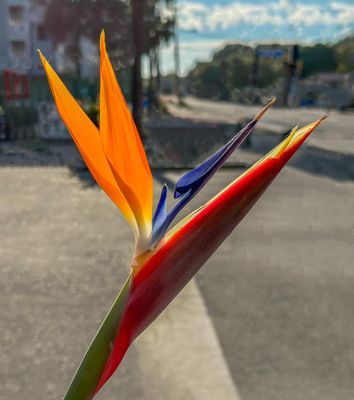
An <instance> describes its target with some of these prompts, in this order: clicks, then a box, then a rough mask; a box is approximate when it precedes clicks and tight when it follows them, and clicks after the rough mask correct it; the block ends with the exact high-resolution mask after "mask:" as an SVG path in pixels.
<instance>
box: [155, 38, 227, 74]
mask: <svg viewBox="0 0 354 400" xmlns="http://www.w3.org/2000/svg"><path fill="white" fill-rule="evenodd" d="M225 44H226V41H225V40H219V39H210V40H194V41H181V43H180V58H181V73H182V75H185V74H187V72H188V71H189V70H190V69H191V68H192V67H193V65H194V64H195V63H196V61H197V60H198V61H208V60H210V59H211V57H212V55H213V52H214V51H215V50H217V49H219V48H221V47H222V46H223V45H225ZM161 71H162V73H163V74H167V73H170V72H173V71H174V58H173V44H170V45H168V46H165V47H163V48H162V49H161Z"/></svg>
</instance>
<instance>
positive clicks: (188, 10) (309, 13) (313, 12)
mask: <svg viewBox="0 0 354 400" xmlns="http://www.w3.org/2000/svg"><path fill="white" fill-rule="evenodd" d="M240 23H244V24H247V25H252V26H262V25H272V26H281V25H284V26H286V25H289V24H290V25H292V26H299V25H301V26H303V27H310V26H317V25H318V26H323V25H324V26H328V25H335V26H341V27H343V26H348V25H351V24H354V5H350V4H348V3H343V2H340V1H333V2H330V3H321V4H309V3H305V2H291V1H290V0H279V1H272V2H269V3H264V4H255V3H253V2H252V1H250V0H249V1H248V2H246V1H242V2H241V1H234V2H232V3H230V4H226V5H219V4H216V5H213V6H209V7H207V6H206V5H205V4H203V3H199V2H188V3H182V4H181V6H180V11H179V25H180V28H182V29H184V30H199V31H215V30H218V29H221V30H226V29H228V28H231V27H233V26H237V24H240Z"/></svg>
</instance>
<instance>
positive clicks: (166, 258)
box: [40, 33, 325, 400]
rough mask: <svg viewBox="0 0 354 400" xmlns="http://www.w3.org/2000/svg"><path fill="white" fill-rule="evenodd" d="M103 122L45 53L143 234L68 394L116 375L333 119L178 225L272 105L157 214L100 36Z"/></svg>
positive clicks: (65, 105)
mask: <svg viewBox="0 0 354 400" xmlns="http://www.w3.org/2000/svg"><path fill="white" fill-rule="evenodd" d="M100 52H101V56H100V80H101V85H100V128H99V130H98V129H97V128H96V126H95V125H94V124H93V123H92V122H91V120H90V119H89V118H88V116H87V115H86V114H85V113H84V111H83V110H82V109H81V107H80V106H79V104H78V103H77V102H76V100H75V99H74V98H73V97H72V96H71V94H70V93H69V91H68V90H67V88H66V87H65V85H64V84H63V82H62V81H61V80H60V78H59V77H58V75H57V74H56V73H55V71H54V70H53V69H52V67H51V66H50V65H49V63H48V62H47V60H46V59H45V58H44V56H43V55H42V54H41V53H40V56H41V60H42V62H43V65H44V69H45V71H46V74H47V77H48V81H49V85H50V88H51V91H52V93H53V97H54V100H55V102H56V105H57V108H58V111H59V113H60V115H61V117H62V119H63V121H64V123H65V125H66V126H67V128H68V130H69V132H70V134H71V136H72V138H73V140H74V142H75V144H76V146H77V148H78V150H79V152H80V154H81V156H82V158H83V159H84V161H85V162H86V164H87V166H88V168H89V170H90V172H91V174H92V176H93V177H94V178H95V180H96V181H97V183H98V184H99V185H100V186H101V188H102V189H103V190H104V191H105V192H106V194H107V195H108V196H109V197H110V198H111V200H112V201H113V202H114V203H115V204H116V205H117V207H118V208H119V209H120V211H121V212H122V214H123V215H124V217H125V218H126V220H127V221H128V222H129V224H130V225H131V228H132V230H133V232H134V236H135V254H134V258H133V262H132V269H131V274H130V275H129V277H128V279H127V281H126V283H125V284H124V286H123V288H122V289H121V291H120V292H119V294H118V296H117V299H116V300H115V302H114V304H113V305H112V307H111V309H110V311H109V312H108V314H107V316H106V318H105V320H104V322H103V323H102V325H101V327H100V328H99V330H98V332H97V334H96V336H95V338H94V339H93V341H92V343H91V345H90V346H89V348H88V350H87V353H86V355H85V356H84V358H83V360H82V362H81V364H80V366H79V368H78V370H77V372H76V374H75V376H74V378H73V380H72V382H71V384H70V386H69V389H68V390H67V393H66V395H65V398H64V400H88V399H92V398H93V397H94V396H95V394H96V393H97V392H98V391H99V390H100V389H101V388H102V386H103V385H104V384H105V383H106V382H107V380H108V379H109V378H110V377H111V375H112V374H113V373H114V371H115V370H116V369H117V367H118V366H119V364H120V362H121V361H122V359H123V357H124V355H125V353H126V351H127V349H128V348H129V346H130V344H131V343H132V342H133V341H134V339H135V338H136V337H137V336H138V335H139V334H140V333H142V332H143V331H144V330H145V329H146V328H147V326H148V325H149V324H150V323H151V322H152V321H153V320H154V319H155V318H156V317H157V316H158V315H159V314H160V313H161V312H162V311H163V310H164V309H165V308H166V307H167V305H168V304H169V303H170V302H171V301H172V300H173V299H174V298H175V297H176V296H177V294H178V293H179V292H180V291H181V290H182V288H183V287H184V286H185V285H186V284H187V283H188V282H189V280H190V279H191V278H192V277H193V276H194V275H195V274H196V272H197V271H198V270H199V269H200V268H201V266H202V265H203V264H204V263H205V262H206V261H207V260H208V258H209V257H210V256H211V255H212V254H213V253H214V251H215V250H216V249H217V248H218V247H219V246H220V244H221V243H222V242H223V241H224V240H225V238H226V237H227V236H228V235H229V234H230V233H231V232H232V231H233V229H234V228H235V227H236V225H237V224H238V223H239V222H240V221H241V219H242V218H243V217H244V216H245V215H246V214H247V212H248V211H249V210H250V209H251V208H252V206H253V205H254V204H255V202H256V201H257V200H258V199H259V197H260V196H261V195H262V194H263V192H264V191H265V190H266V188H267V187H268V186H269V184H270V183H271V182H272V181H273V179H274V178H275V177H276V176H277V175H278V173H279V172H280V171H281V169H282V168H283V167H284V165H285V164H286V163H287V161H288V160H289V159H290V158H291V157H292V155H293V154H294V153H295V152H296V151H297V150H298V149H299V147H300V146H301V145H302V143H303V142H304V141H305V140H306V138H307V137H308V136H309V135H310V134H311V133H312V131H313V130H314V129H315V128H316V127H317V126H318V125H319V124H320V123H321V121H322V120H323V119H324V118H325V117H322V118H321V119H319V120H317V121H315V122H313V123H311V124H309V125H307V126H305V127H303V128H301V129H297V127H296V128H294V129H293V130H292V131H291V133H290V134H289V135H288V137H287V138H286V139H284V140H283V141H282V142H281V143H280V144H279V145H278V146H276V147H275V148H274V149H273V150H272V151H270V152H269V153H268V154H267V155H266V156H265V157H263V158H262V159H261V160H259V161H258V162H257V163H256V164H254V165H253V166H252V167H251V168H250V169H248V170H247V171H246V172H245V173H244V174H243V175H241V176H240V177H238V178H237V179H236V180H235V181H234V182H232V183H231V184H230V185H229V186H228V187H226V188H225V189H224V190H222V191H221V192H220V193H219V194H218V195H216V196H215V197H214V198H212V199H211V200H209V201H208V202H207V203H206V204H205V205H203V206H202V207H200V208H199V209H198V210H196V211H194V212H193V213H191V214H190V215H188V216H187V217H186V218H185V219H183V220H182V221H181V222H180V223H179V224H177V225H176V226H174V227H173V228H171V229H169V228H170V225H171V223H172V222H173V220H174V218H175V217H176V215H177V214H178V213H179V211H180V210H181V209H182V208H183V207H184V206H185V205H186V204H187V203H188V202H189V201H190V200H191V199H192V198H193V197H194V196H195V195H196V194H197V193H198V192H199V190H200V189H201V188H202V187H203V186H204V185H205V184H206V183H207V181H208V180H209V179H210V178H211V177H212V175H213V174H214V173H215V172H216V171H217V170H218V168H220V166H221V165H222V164H223V163H224V162H225V160H226V159H227V158H228V157H229V156H230V154H231V153H232V152H233V151H234V150H235V149H236V148H237V147H239V146H240V144H241V143H242V142H243V141H244V140H245V139H246V138H247V137H248V135H249V134H250V133H251V132H252V131H253V129H254V127H255V126H256V124H257V122H258V121H259V120H260V119H261V118H262V117H263V115H264V114H265V112H266V111H267V110H268V108H269V107H270V106H271V105H272V104H273V102H274V100H272V101H270V102H269V103H268V104H267V105H266V106H265V107H264V108H263V110H261V112H260V113H259V114H258V115H257V116H256V117H255V118H254V119H253V120H252V121H251V122H250V123H248V124H247V125H246V126H245V127H244V128H243V129H242V130H241V131H240V132H238V133H237V134H236V135H235V136H234V137H233V138H232V139H231V140H230V141H229V142H228V143H227V144H225V145H224V146H223V147H222V148H221V149H219V150H218V151H217V152H216V153H215V154H214V155H212V156H211V157H209V158H208V159H207V160H206V161H205V162H204V163H202V164H201V165H199V166H198V167H197V168H195V169H194V170H192V171H190V172H188V173H186V174H185V175H184V176H182V178H180V179H179V181H178V182H177V184H176V187H175V191H174V198H175V199H177V200H178V201H177V202H176V203H175V205H174V207H173V208H172V209H171V210H169V211H167V196H168V190H167V187H166V186H163V188H162V192H161V196H160V200H159V202H158V204H157V206H156V209H155V212H154V213H153V179H152V174H151V171H150V167H149V164H148V161H147V158H146V155H145V151H144V148H143V145H142V143H141V140H140V137H139V133H138V132H137V129H136V127H135V124H134V121H133V119H132V116H131V114H130V111H129V109H128V106H127V104H126V102H125V99H124V97H123V94H122V92H121V90H120V87H119V84H118V82H117V80H116V76H115V73H114V70H113V68H112V65H111V63H110V60H109V58H108V55H107V52H106V46H105V36H104V33H102V35H101V39H100Z"/></svg>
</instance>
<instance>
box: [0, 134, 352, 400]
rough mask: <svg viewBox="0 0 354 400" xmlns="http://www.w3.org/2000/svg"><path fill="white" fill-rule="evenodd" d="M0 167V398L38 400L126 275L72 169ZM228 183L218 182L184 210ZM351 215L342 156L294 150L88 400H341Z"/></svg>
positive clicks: (120, 244) (100, 211) (347, 383)
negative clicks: (193, 279)
mask: <svg viewBox="0 0 354 400" xmlns="http://www.w3.org/2000/svg"><path fill="white" fill-rule="evenodd" d="M271 141H272V139H271V138H270V139H269V140H268V139H267V138H262V139H260V140H258V141H255V142H254V143H253V144H252V147H251V148H250V149H243V150H241V151H240V152H239V155H238V157H239V159H240V160H242V163H241V164H244V165H249V164H251V163H252V162H253V161H254V160H255V159H257V158H258V157H259V156H260V155H261V154H263V153H264V152H266V149H267V146H270V145H272V143H271ZM64 147H65V146H64ZM26 151H27V150H26ZM14 153H15V152H14ZM14 153H11V151H9V149H7V154H3V155H2V156H1V157H0V158H1V159H2V160H3V161H2V162H1V163H0V164H1V165H2V166H1V167H0V182H1V185H2V191H1V194H0V205H1V206H0V223H1V231H2V238H1V240H2V244H1V259H0V275H1V280H0V296H1V297H0V298H1V303H2V304H3V307H2V308H1V310H0V321H1V325H0V347H1V349H2V351H1V354H0V357H1V363H0V381H1V383H2V385H1V393H0V399H1V400H2V399H4V400H10V399H11V400H12V399H19V400H22V399H26V400H27V399H28V400H37V399H41V398H45V399H46V400H51V399H53V400H54V399H58V398H61V396H62V394H63V393H64V391H65V388H66V386H67V384H68V382H69V380H70V377H71V376H72V373H73V371H74V369H75V368H76V366H77V364H78V362H79V360H80V358H81V356H82V354H83V352H84V350H85V348H86V347H87V344H88V343H89V341H90V339H91V337H92V336H93V334H94V332H95V330H96V329H97V327H98V325H99V323H100V321H101V320H102V318H103V316H104V315H105V313H106V311H107V309H108V307H109V305H110V304H111V303H112V302H113V299H114V296H115V295H116V293H117V289H118V288H119V286H120V285H121V284H122V283H123V281H124V279H125V277H126V274H127V273H128V268H129V264H130V257H131V252H132V235H131V233H130V230H129V227H128V225H127V224H126V223H125V222H124V220H123V218H122V217H121V216H120V214H119V212H118V211H117V210H116V209H115V207H114V206H113V204H111V202H110V201H108V200H107V198H106V197H105V196H104V195H103V194H102V192H101V191H100V190H99V189H98V188H97V187H96V186H94V185H92V181H91V179H90V178H89V176H88V175H87V173H86V172H85V171H82V170H80V169H78V164H75V166H74V167H72V168H70V166H69V168H68V167H67V166H64V165H59V164H60V163H61V159H60V157H58V160H57V162H56V163H54V164H55V165H52V166H46V165H44V166H43V165H41V166H38V165H37V164H40V159H41V157H42V155H38V160H37V161H38V163H37V164H36V163H33V162H32V161H33V159H35V158H34V157H32V156H31V154H29V156H28V160H29V161H31V160H32V161H31V162H32V164H31V163H30V162H29V163H26V162H23V160H25V159H26V154H27V153H26V152H25V153H23V154H21V157H20V159H19V160H18V161H20V160H22V162H21V166H20V167H19V166H16V154H14ZM45 157H47V158H50V156H49V155H48V154H47V155H45ZM331 157H332V156H331ZM47 158H45V160H44V161H45V162H44V164H45V163H46V162H47V161H48V159H47ZM0 161H1V160H0ZM56 164H58V165H56ZM241 164H240V165H241ZM241 172H243V169H242V168H227V169H224V170H222V171H220V172H219V173H218V174H217V175H216V176H215V177H214V178H213V179H212V180H211V181H210V182H209V183H208V185H207V186H206V187H205V188H204V189H203V191H202V192H201V193H200V194H199V196H198V197H197V198H196V199H195V200H194V201H193V203H192V204H191V205H190V206H189V208H188V210H189V211H190V210H192V209H193V208H195V207H197V206H198V205H199V204H201V203H203V202H204V201H206V200H208V199H209V198H210V197H211V196H212V195H213V194H215V193H217V192H218V191H219V190H220V189H222V188H223V187H225V186H226V185H227V184H228V183H230V182H231V181H232V180H233V179H234V178H235V177H236V176H237V175H238V174H240V173H241ZM181 173H182V172H180V171H170V172H167V171H161V172H160V176H159V179H160V180H163V179H166V180H168V181H169V182H174V181H176V179H178V177H179V176H180V174H181ZM161 175H162V176H161ZM158 187H159V186H157V188H158ZM353 207H354V185H353V176H352V175H351V172H350V168H349V167H348V165H347V162H346V158H345V157H343V158H341V157H339V156H338V157H337V158H335V163H334V161H333V159H332V158H324V153H321V152H317V153H314V152H313V150H311V149H306V148H305V149H303V150H301V151H300V153H299V154H298V155H297V156H296V158H295V159H294V160H293V161H292V163H291V165H290V166H289V167H287V168H286V169H285V170H284V171H283V172H282V173H281V175H280V176H279V177H278V178H277V180H276V181H275V182H274V183H273V185H272V186H271V188H270V189H269V190H268V192H267V193H266V194H265V195H264V197H262V199H261V200H260V201H259V202H258V203H257V204H256V206H255V207H254V208H253V210H252V211H251V212H250V213H249V215H247V216H246V218H245V219H244V220H243V222H242V223H241V224H240V225H239V227H238V228H237V229H236V230H235V232H234V233H233V234H232V235H231V236H230V237H229V238H228V239H227V240H226V241H225V243H224V244H223V245H222V246H221V248H220V249H219V250H218V251H217V252H216V254H215V255H214V256H213V257H212V258H211V259H210V260H209V261H208V262H207V264H206V265H205V267H204V268H203V269H202V270H201V271H200V273H199V274H198V275H197V279H196V283H197V286H196V285H195V282H194V283H193V282H192V285H191V286H190V287H188V288H187V289H186V290H185V291H184V292H182V293H181V296H180V297H179V298H178V300H176V302H175V303H173V304H172V305H171V307H169V308H168V310H167V311H166V312H165V313H164V314H163V315H162V316H161V318H159V319H158V320H157V321H156V322H155V324H154V325H153V326H152V327H151V329H149V330H148V331H147V332H146V333H144V334H143V335H142V336H141V338H140V339H139V340H138V341H137V343H136V345H134V346H133V347H132V349H131V350H130V351H129V353H128V355H127V357H126V359H125V360H124V362H123V364H122V365H121V368H120V370H119V371H118V373H117V374H116V376H115V377H114V378H113V379H112V381H111V382H110V383H109V385H107V387H106V388H105V389H104V390H103V391H102V393H101V394H100V395H99V397H98V399H102V400H103V399H107V400H111V399H112V400H113V399H116V398H122V399H126V398H129V399H131V400H135V399H147V400H150V399H154V400H179V399H181V398H183V399H203V400H204V399H206V398H207V397H206V396H207V395H208V394H209V398H210V399H232V398H237V396H238V394H237V393H239V394H240V398H241V399H242V400H270V399H272V400H284V399H285V400H288V399H289V400H303V399H309V400H352V399H353V398H354V379H353V376H354V339H353V332H354V314H353V304H354V290H353V283H354V266H353V265H354V264H353V239H354V218H353V212H352V210H353ZM188 210H186V211H185V213H186V212H188ZM200 293H201V295H202V296H201V297H200V295H199V294H200ZM178 321H179V322H178ZM205 332H208V333H207V334H205ZM166 346H167V347H166ZM225 388H226V389H225ZM223 389H225V392H224V393H223V392H222V391H221V392H220V390H223ZM225 393H226V395H224V394H225ZM210 394H211V396H210Z"/></svg>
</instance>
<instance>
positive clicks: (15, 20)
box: [9, 6, 24, 28]
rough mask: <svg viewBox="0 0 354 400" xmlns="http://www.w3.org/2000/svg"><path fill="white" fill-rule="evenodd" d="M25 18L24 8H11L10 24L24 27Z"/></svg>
mask: <svg viewBox="0 0 354 400" xmlns="http://www.w3.org/2000/svg"><path fill="white" fill-rule="evenodd" d="M23 16H24V9H23V7H22V6H10V7H9V24H10V25H12V26H14V27H16V28H22V27H23V22H24V20H23Z"/></svg>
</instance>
